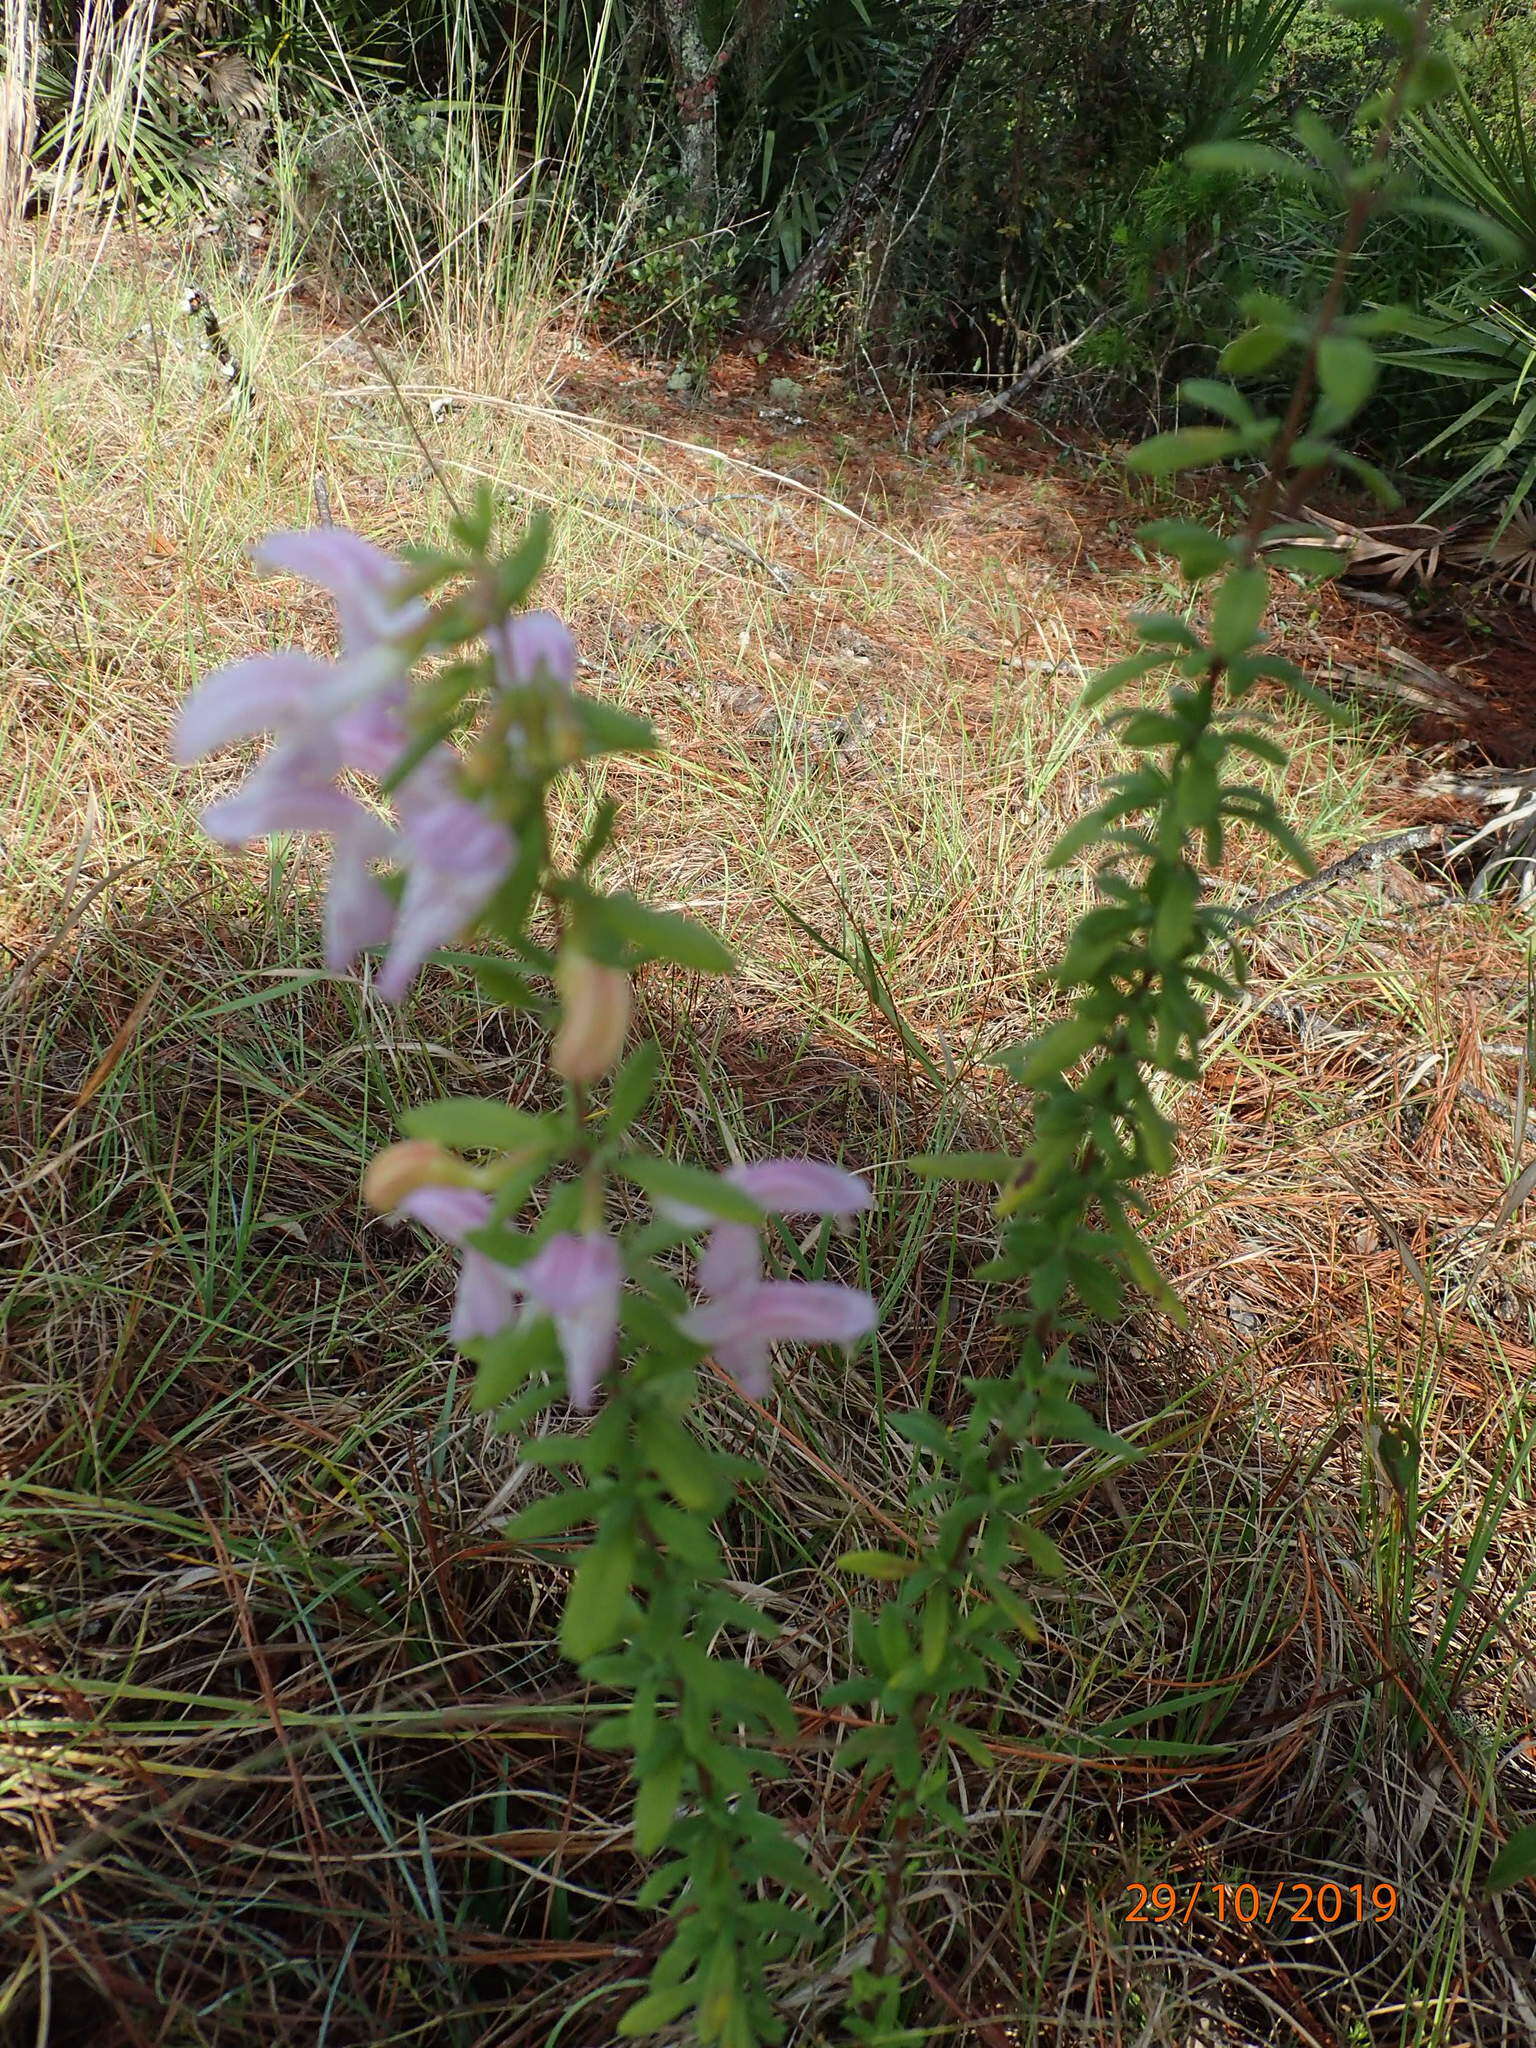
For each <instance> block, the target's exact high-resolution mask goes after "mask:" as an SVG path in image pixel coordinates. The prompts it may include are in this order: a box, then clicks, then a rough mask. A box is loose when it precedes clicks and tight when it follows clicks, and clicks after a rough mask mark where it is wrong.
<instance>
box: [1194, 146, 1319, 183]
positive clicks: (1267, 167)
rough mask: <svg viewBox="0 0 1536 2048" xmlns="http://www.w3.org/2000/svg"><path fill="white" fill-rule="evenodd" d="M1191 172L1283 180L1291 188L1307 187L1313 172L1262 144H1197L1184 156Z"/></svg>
mask: <svg viewBox="0 0 1536 2048" xmlns="http://www.w3.org/2000/svg"><path fill="white" fill-rule="evenodd" d="M1184 161H1185V163H1187V164H1188V165H1189V167H1190V169H1191V170H1193V171H1228V172H1236V173H1237V174H1238V175H1239V176H1241V177H1248V178H1284V179H1285V180H1286V181H1287V182H1288V183H1291V184H1304V183H1307V182H1308V181H1309V180H1310V179H1311V177H1312V172H1311V171H1310V170H1309V169H1308V167H1307V165H1306V164H1299V163H1298V162H1297V161H1296V159H1295V157H1293V156H1286V155H1284V154H1283V152H1282V151H1280V150H1278V149H1271V148H1270V147H1269V145H1268V144H1267V143H1263V142H1197V143H1196V144H1195V145H1194V147H1193V148H1192V149H1186V150H1185V152H1184Z"/></svg>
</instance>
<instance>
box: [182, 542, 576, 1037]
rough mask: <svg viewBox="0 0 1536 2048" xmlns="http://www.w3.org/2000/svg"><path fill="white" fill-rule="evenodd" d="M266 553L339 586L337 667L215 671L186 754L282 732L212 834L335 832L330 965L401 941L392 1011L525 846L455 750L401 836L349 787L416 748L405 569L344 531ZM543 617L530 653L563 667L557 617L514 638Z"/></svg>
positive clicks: (279, 664) (389, 981)
mask: <svg viewBox="0 0 1536 2048" xmlns="http://www.w3.org/2000/svg"><path fill="white" fill-rule="evenodd" d="M256 560H257V563H258V565H259V566H260V567H262V568H264V569H268V570H287V571H290V572H291V573H292V574H294V575H298V576H304V577H307V578H308V579H309V580H310V581H311V582H314V583H319V584H321V585H322V586H323V587H324V588H325V589H327V590H329V591H330V593H331V595H332V597H334V599H335V600H336V610H337V615H338V618H339V620H340V624H341V658H340V660H338V661H335V662H323V661H317V660H316V659H315V658H314V657H313V656H312V655H308V654H301V653H297V652H290V653H285V654H271V655H263V656H258V657H256V658H254V659H252V660H248V661H237V662H235V663H233V664H232V665H231V666H230V667H228V668H225V669H221V670H219V671H218V672H217V673H216V674H214V675H211V676H209V677H208V678H207V679H206V680H205V681H204V682H203V683H202V684H201V685H200V686H199V688H198V689H197V690H195V691H194V692H193V694H192V696H191V697H190V698H189V699H188V700H187V702H186V704H185V705H184V706H183V707H182V711H181V716H180V718H179V720H178V721H177V727H176V736H175V746H174V751H175V755H176V758H177V759H178V760H179V761H182V762H187V763H190V762H193V761H197V760H201V759H202V757H203V756H204V755H205V754H209V753H212V752H214V751H215V750H216V749H218V748H220V747H224V746H228V745H230V744H231V743H232V742H233V741H236V740H243V739H251V738H253V737H255V736H256V735H257V734H259V733H271V734H272V735H273V738H274V745H273V746H272V747H271V749H270V750H269V751H268V753H267V754H266V756H265V757H264V759H263V760H262V761H261V762H259V763H258V765H257V766H256V767H255V768H254V769H253V770H252V771H251V773H250V774H249V775H248V776H247V777H246V779H245V781H244V782H243V783H242V784H241V786H240V787H239V788H238V789H237V790H235V791H234V792H233V794H232V795H230V796H227V797H222V798H220V799H219V800H218V801H217V802H216V803H213V804H211V805H209V807H208V808H207V810H206V811H205V812H204V813H203V821H202V822H203V825H204V828H205V829H206V830H207V831H208V832H209V833H210V834H211V836H212V837H213V838H215V839H219V840H222V841H223V842H224V843H225V844H227V845H235V846H238V845H243V844H245V843H246V842H247V841H249V840H252V839H262V838H266V837H267V836H268V835H269V834H271V833H274V832H314V833H324V834H328V835H329V836H330V838H331V839H332V841H333V847H334V852H333V858H332V865H331V875H330V885H329V889H328V891H327V896H326V906H325V920H324V922H325V963H326V966H327V967H328V968H329V969H330V971H331V972H332V973H333V974H341V973H345V972H346V971H347V970H348V969H349V968H350V967H351V966H352V965H353V963H354V962H355V961H356V959H357V957H358V955H359V954H360V953H362V952H363V951H365V950H366V949H367V948H368V947H371V946H383V945H385V944H389V947H390V950H389V957H388V958H387V960H386V961H385V963H384V966H383V968H382V969H381V971H380V974H379V977H378V983H377V987H378V993H379V994H380V996H381V997H382V998H383V999H384V1000H385V1001H386V1002H398V1001H399V1000H400V999H401V998H402V997H403V996H404V995H405V993H406V991H407V989H408V988H409V987H410V984H411V982H412V980H413V979H414V977H415V975H416V972H417V970H418V969H419V968H420V966H421V964H422V962H423V961H424V960H425V959H426V957H427V955H428V954H429V953H431V952H432V951H434V950H435V949H436V948H437V947H438V946H440V945H443V944H446V943H447V942H448V941H450V940H452V939H454V938H456V937H457V936H458V934H459V933H460V932H461V931H463V930H464V928H465V926H466V925H468V924H470V923H471V922H472V921H473V920H474V918H475V917H476V916H478V914H479V912H480V911H481V910H482V909H483V908H484V906H485V904H486V903H487V901H488V900H489V899H490V897H491V896H492V895H493V894H494V893H495V891H496V889H497V887H498V886H499V885H500V883H501V881H502V880H503V879H504V877H505V876H506V874H507V872H508V870H509V869H510V867H511V866H512V863H513V860H514V859H515V857H516V852H517V848H516V844H515V842H514V840H513V837H512V835H511V833H510V832H509V831H508V830H507V829H506V827H505V826H504V825H502V824H500V823H498V822H497V820H496V819H494V818H492V817H490V816H488V815H487V813H485V812H484V811H482V810H480V809H478V808H477V807H476V805H474V804H473V803H471V802H470V801H469V799H468V798H466V797H465V796H463V795H462V794H461V793H460V791H459V786H458V768H459V759H458V756H457V754H455V753H454V751H453V750H452V748H451V747H447V746H439V747H436V748H434V749H433V751H432V753H431V754H429V755H428V757H427V759H426V760H425V761H423V762H421V763H419V764H418V766H417V767H416V768H415V769H414V770H413V771H412V773H411V775H410V776H409V777H408V779H407V781H406V783H405V784H404V786H403V787H402V788H401V790H400V791H399V792H398V793H397V798H396V802H397V807H398V810H399V814H400V823H401V829H400V831H399V832H398V833H397V832H396V831H395V830H394V829H393V828H392V827H390V826H388V825H386V824H385V823H384V822H383V821H382V820H381V819H380V818H378V817H377V816H376V815H375V814H374V813H373V812H371V811H369V810H367V809H366V808H365V807H364V806H363V805H362V804H360V803H358V802H357V801H356V800H355V799H354V798H353V797H351V796H349V795H348V794H347V793H346V791H345V790H343V789H342V788H340V787H339V786H338V781H337V778H338V777H339V776H340V775H341V774H342V773H343V772H344V771H346V770H353V771H356V772H358V773H361V774H364V775H368V776H372V777H373V778H374V779H375V780H378V781H383V780H386V779H387V778H388V777H389V776H390V775H391V774H392V773H393V771H394V769H395V767H396V765H397V763H398V762H399V761H400V760H401V758H402V757H403V755H404V753H405V750H406V748H407V746H408V745H409V742H410V730H409V727H408V725H407V723H406V719H405V716H404V707H405V703H406V698H407V695H408V690H409V671H410V665H411V660H412V650H411V648H410V646H409V644H408V642H409V638H410V636H411V635H412V634H413V633H415V632H416V631H417V629H418V628H419V627H420V626H421V624H422V623H423V621H424V620H425V619H426V617H427V609H426V606H425V605H424V604H423V603H422V602H421V600H420V599H418V598H406V597H403V596H402V595H401V592H402V589H403V586H404V582H405V579H406V577H407V575H408V571H407V569H406V566H405V564H404V563H403V562H399V561H397V560H396V559H395V558H394V556H392V555H388V554H385V553H384V551H383V550H382V549H381V548H376V547H375V546H374V545H373V544H372V542H371V541H366V540H363V539H361V538H360V537H359V536H358V535H357V534H355V533H347V532H345V531H344V530H343V529H341V528H339V527H326V528H323V529H321V530H319V531H316V532H312V533H275V534H272V535H271V536H270V537H269V538H268V539H267V540H265V541H263V542H262V544H261V546H260V547H259V548H258V549H257V550H256ZM535 618H545V619H546V623H545V624H544V625H543V626H540V627H537V628H536V630H535V631H534V632H533V634H532V639H531V642H530V645H531V647H532V649H533V652H534V654H536V655H537V656H538V658H539V659H540V660H543V661H544V662H545V663H546V664H549V663H551V662H553V661H556V660H557V659H558V658H559V654H558V640H557V635H556V631H555V629H557V628H558V631H559V632H563V631H564V628H563V627H559V622H558V621H557V620H553V619H547V616H546V615H542V614H538V615H530V619H528V620H520V621H514V622H512V624H511V625H509V626H507V627H505V628H503V629H502V630H503V632H505V633H508V634H510V633H511V631H512V626H513V625H516V626H527V625H529V624H530V622H531V620H533V619H535ZM525 637H526V636H525ZM567 637H568V636H567ZM551 650H553V652H551ZM528 658H532V657H531V656H529V657H528ZM572 659H574V656H573V657H572ZM388 859H394V860H396V861H398V862H399V864H400V865H401V866H402V867H403V869H404V871H405V883H404V889H403V892H402V894H401V898H400V904H399V908H398V910H397V909H396V907H395V905H394V904H393V903H392V902H391V901H390V898H389V896H388V895H387V893H386V892H385V890H384V889H383V887H382V886H381V885H380V883H379V881H378V880H377V878H376V877H375V875H374V872H373V869H374V866H375V864H376V863H377V862H379V861H383V860H388Z"/></svg>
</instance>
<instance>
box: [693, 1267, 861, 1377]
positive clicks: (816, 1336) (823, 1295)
mask: <svg viewBox="0 0 1536 2048" xmlns="http://www.w3.org/2000/svg"><path fill="white" fill-rule="evenodd" d="M876 1317H877V1311H876V1308H875V1304H874V1301H873V1300H872V1299H871V1297H870V1296H869V1295H867V1294H864V1293H861V1292H860V1291H859V1290H858V1289H857V1288H853V1287H841V1286H839V1285H838V1284H837V1283H836V1282H835V1281H831V1280H762V1281H759V1282H758V1283H757V1284H756V1285H755V1286H751V1287H739V1288H737V1289H735V1290H734V1291H733V1292H732V1293H729V1294H722V1295H718V1296H716V1297H715V1299H714V1300H712V1301H706V1302H702V1303H700V1305H699V1306H698V1307H697V1308H695V1309H692V1310H691V1311H690V1312H689V1314H688V1315H687V1316H685V1317H684V1318H683V1322H682V1324H681V1327H682V1329H683V1331H684V1333H685V1334H686V1335H687V1336H689V1337H691V1338H693V1340H694V1342H695V1343H698V1344H704V1345H707V1346H708V1348H709V1349H710V1350H711V1351H713V1353H714V1354H715V1358H716V1360H717V1361H718V1363H719V1364H720V1365H721V1366H722V1367H723V1368H724V1370H725V1371H727V1372H729V1373H730V1374H731V1376H732V1378H733V1379H735V1380H737V1381H738V1382H739V1383H740V1384H741V1386H742V1387H743V1388H744V1389H746V1390H747V1391H748V1392H752V1391H753V1390H754V1388H757V1387H760V1386H761V1385H762V1384H763V1380H762V1364H761V1361H762V1360H763V1359H765V1358H766V1355H767V1351H768V1347H769V1346H770V1345H772V1344H843V1345H847V1344H855V1343H857V1342H858V1340H859V1338H860V1337H864V1336H867V1335H868V1334H869V1332H870V1331H871V1330H872V1329H873V1328H874V1327H875V1322H876Z"/></svg>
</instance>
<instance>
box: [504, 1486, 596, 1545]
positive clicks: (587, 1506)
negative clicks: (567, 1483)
mask: <svg viewBox="0 0 1536 2048" xmlns="http://www.w3.org/2000/svg"><path fill="white" fill-rule="evenodd" d="M593 1512H594V1509H593V1502H592V1496H591V1494H590V1493H588V1492H587V1490H586V1489H585V1488H584V1487H578V1488H577V1489H575V1490H574V1491H573V1492H570V1493H547V1494H545V1496H544V1497H543V1499H542V1500H531V1501H529V1503H528V1505H527V1507H525V1508H520V1509H519V1510H518V1512H517V1513H516V1514H515V1515H514V1516H513V1517H512V1519H511V1521H510V1522H508V1523H506V1524H505V1526H504V1527H503V1529H502V1532H501V1533H502V1535H503V1536H504V1537H505V1539H506V1540H507V1542H509V1543H539V1542H542V1541H543V1540H544V1539H545V1538H546V1537H548V1536H563V1535H564V1534H565V1533H566V1531H567V1530H568V1529H574V1528H577V1527H579V1525H580V1524H581V1523H583V1522H590V1521H591V1520H592V1516H593Z"/></svg>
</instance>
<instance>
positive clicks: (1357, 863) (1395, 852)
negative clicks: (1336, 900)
mask: <svg viewBox="0 0 1536 2048" xmlns="http://www.w3.org/2000/svg"><path fill="white" fill-rule="evenodd" d="M1449 829H1450V827H1448V826H1446V825H1415V826H1413V827H1412V829H1411V830H1409V831H1407V832H1394V833H1393V834H1392V835H1391V837H1390V838H1388V839H1373V840H1371V842H1370V843H1369V844H1368V845H1366V846H1357V847H1356V848H1355V850H1354V852H1353V853H1346V854H1345V855H1344V857H1343V859H1342V860H1336V861H1330V862H1329V864H1328V866H1327V867H1325V868H1319V869H1318V871H1317V873H1316V874H1315V875H1309V876H1308V877H1307V879H1306V881H1304V882H1296V883H1294V884H1293V885H1292V886H1291V887H1290V888H1289V889H1281V890H1278V891H1277V892H1276V894H1275V895H1273V896H1265V897H1264V898H1262V899H1261V901H1259V902H1258V903H1254V904H1251V905H1249V907H1248V909H1247V910H1246V911H1245V912H1244V915H1245V917H1246V918H1247V919H1248V920H1249V922H1250V923H1253V924H1257V923H1258V922H1259V920H1260V919H1261V918H1266V917H1273V916H1274V915H1275V913H1276V911H1280V910H1289V909H1290V907H1291V906H1292V904H1294V903H1305V901H1306V900H1307V898H1308V897H1309V896H1320V895H1321V894H1322V892H1323V891H1324V890H1325V889H1332V888H1335V887H1336V886H1337V885H1338V884H1339V883H1340V882H1347V881H1349V880H1351V879H1352V878H1353V877H1354V876H1355V875H1373V874H1375V872H1376V870H1377V869H1378V868H1380V867H1384V866H1385V865H1386V863H1387V862H1388V861H1389V860H1396V859H1397V857H1398V856H1399V854H1404V853H1417V852H1418V851H1419V850H1420V849H1421V848H1422V847H1426V846H1440V845H1442V844H1443V843H1444V840H1445V835H1446V833H1447V831H1448V830H1449Z"/></svg>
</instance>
